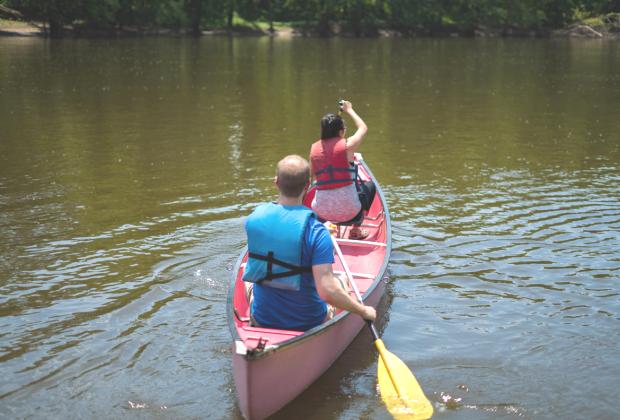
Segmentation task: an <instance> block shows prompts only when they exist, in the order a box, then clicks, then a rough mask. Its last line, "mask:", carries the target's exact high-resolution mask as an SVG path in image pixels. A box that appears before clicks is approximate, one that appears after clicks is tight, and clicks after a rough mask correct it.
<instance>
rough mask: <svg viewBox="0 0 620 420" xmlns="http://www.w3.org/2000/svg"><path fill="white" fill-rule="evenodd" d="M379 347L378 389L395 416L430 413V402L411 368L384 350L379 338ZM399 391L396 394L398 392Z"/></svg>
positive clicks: (418, 418)
mask: <svg viewBox="0 0 620 420" xmlns="http://www.w3.org/2000/svg"><path fill="white" fill-rule="evenodd" d="M375 345H376V346H377V349H378V350H379V366H378V368H377V376H378V377H379V392H380V393H381V399H382V400H383V402H384V403H385V405H386V407H387V409H388V411H389V412H390V414H392V416H393V417H394V418H395V419H409V420H423V419H429V418H431V416H432V415H433V405H432V404H431V403H430V401H429V400H428V399H427V398H426V396H425V395H424V391H422V388H420V384H418V381H417V380H416V379H415V376H413V373H411V370H410V369H409V368H408V367H407V365H406V364H404V363H403V362H402V361H401V360H400V359H399V358H398V357H396V356H395V355H393V354H392V353H390V352H389V351H387V349H386V348H385V346H384V345H383V342H382V341H381V340H377V341H375ZM399 392H400V395H399Z"/></svg>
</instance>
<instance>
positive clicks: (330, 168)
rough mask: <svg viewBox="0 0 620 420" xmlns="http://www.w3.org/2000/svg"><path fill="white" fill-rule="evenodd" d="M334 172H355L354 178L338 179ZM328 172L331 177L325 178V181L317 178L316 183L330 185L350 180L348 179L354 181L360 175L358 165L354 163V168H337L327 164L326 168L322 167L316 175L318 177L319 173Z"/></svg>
mask: <svg viewBox="0 0 620 420" xmlns="http://www.w3.org/2000/svg"><path fill="white" fill-rule="evenodd" d="M334 172H349V173H352V174H353V177H352V179H350V180H348V179H336V178H334ZM324 173H326V174H328V175H329V179H328V180H325V181H319V180H318V179H317V181H316V183H315V184H316V185H328V184H341V183H343V182H348V181H354V180H357V179H358V178H359V177H358V173H357V165H355V164H354V165H353V167H352V168H335V167H334V166H333V165H327V167H326V168H325V169H321V170H320V171H317V172H316V174H315V175H316V176H317V178H318V176H319V175H322V174H324Z"/></svg>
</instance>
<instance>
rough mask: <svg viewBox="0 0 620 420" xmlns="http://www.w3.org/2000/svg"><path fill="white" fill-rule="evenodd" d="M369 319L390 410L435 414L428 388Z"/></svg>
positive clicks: (417, 418)
mask: <svg viewBox="0 0 620 420" xmlns="http://www.w3.org/2000/svg"><path fill="white" fill-rule="evenodd" d="M330 236H331V235H330ZM331 238H332V243H333V244H334V249H335V250H336V253H337V254H338V258H340V262H341V263H342V267H343V268H344V271H345V273H346V275H347V278H348V279H349V283H351V287H353V291H355V295H356V296H357V299H358V300H359V301H360V303H362V304H363V303H364V301H363V300H362V295H360V292H359V289H358V288H357V284H355V282H354V281H353V276H352V275H351V271H350V270H349V266H348V265H347V263H346V261H345V260H344V257H343V256H342V251H341V250H340V245H338V242H337V241H336V238H334V237H333V236H331ZM366 323H367V324H368V327H369V328H370V332H371V334H372V337H373V339H374V340H375V347H376V348H377V350H378V351H379V363H378V367H377V376H378V381H379V392H380V393H381V399H382V400H383V402H384V403H385V405H386V406H387V409H388V411H389V412H390V413H391V414H392V415H393V416H394V417H395V418H407V419H413V420H423V419H428V418H430V417H431V416H432V415H433V406H432V404H431V403H430V401H429V400H428V399H427V398H426V396H425V395H424V391H422V388H420V384H418V381H417V380H416V378H415V376H413V373H412V372H411V370H409V368H408V367H407V365H406V364H404V363H403V362H402V361H401V360H400V359H399V358H398V357H396V356H395V355H394V354H392V353H390V352H389V351H388V350H387V349H386V348H385V345H384V344H383V341H382V340H381V339H380V338H379V334H378V333H377V329H376V328H375V326H374V324H373V323H372V321H366Z"/></svg>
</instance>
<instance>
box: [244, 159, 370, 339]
mask: <svg viewBox="0 0 620 420" xmlns="http://www.w3.org/2000/svg"><path fill="white" fill-rule="evenodd" d="M309 183H310V168H309V165H308V162H307V161H306V160H305V159H304V158H302V157H300V156H297V155H290V156H286V157H285V158H284V159H282V160H281V161H280V162H278V166H277V171H276V178H275V184H276V186H277V187H278V191H279V196H278V202H277V206H282V207H283V209H282V208H280V209H278V210H284V211H295V210H299V209H300V207H302V206H303V205H302V200H303V197H304V195H305V193H306V190H307V188H308V186H309ZM280 223H281V222H280ZM279 227H280V228H281V227H282V226H279ZM291 228H293V226H291ZM246 230H248V229H247V225H246ZM248 232H250V231H249V230H248ZM287 246H288V244H287ZM333 263H334V249H333V245H332V240H331V237H330V233H329V231H328V230H327V229H326V228H325V226H323V224H321V223H320V222H319V221H318V220H317V219H316V218H315V217H310V218H309V220H308V222H307V224H306V225H305V230H304V232H303V236H302V240H301V267H311V269H308V270H307V271H306V272H303V273H302V274H301V282H300V284H299V290H286V289H282V288H276V287H270V286H268V285H266V283H265V282H263V283H246V285H253V288H248V289H252V290H251V294H252V295H253V299H251V301H252V306H251V313H252V320H253V323H254V324H255V325H260V326H263V327H269V328H282V329H290V330H299V331H306V330H308V329H310V328H313V327H315V326H317V325H319V324H321V323H322V322H324V321H325V320H327V319H329V318H331V317H333V315H334V312H335V308H340V309H343V310H346V311H350V312H353V313H356V314H358V315H360V316H362V317H363V318H364V319H367V320H370V321H374V319H375V317H376V312H375V309H374V308H373V307H372V306H365V305H363V304H361V303H360V302H358V301H357V300H355V299H353V298H351V296H349V294H348V293H347V292H346V290H345V289H344V288H343V285H342V284H341V282H340V281H339V280H338V279H337V278H336V277H335V276H334V273H333V271H332V264H333Z"/></svg>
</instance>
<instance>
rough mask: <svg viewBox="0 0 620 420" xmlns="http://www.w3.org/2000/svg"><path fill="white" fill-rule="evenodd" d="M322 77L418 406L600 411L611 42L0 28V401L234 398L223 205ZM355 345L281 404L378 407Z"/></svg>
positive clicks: (97, 408)
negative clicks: (375, 238)
mask: <svg viewBox="0 0 620 420" xmlns="http://www.w3.org/2000/svg"><path fill="white" fill-rule="evenodd" d="M340 97H344V98H347V99H350V100H351V101H352V102H353V104H354V106H355V108H356V109H357V111H358V113H359V114H360V115H361V116H362V117H363V118H364V119H365V120H366V122H367V123H368V125H369V127H370V132H369V135H368V136H367V139H366V141H365V143H364V145H363V147H362V152H363V153H364V156H365V158H366V161H367V162H368V164H369V165H370V167H371V169H372V170H373V172H374V173H375V175H376V176H377V178H378V179H379V181H380V183H381V184H382V187H383V189H384V192H385V194H386V198H387V201H388V204H389V206H390V211H391V214H392V219H393V254H392V258H391V262H390V266H389V270H390V280H389V287H388V293H387V294H386V296H385V299H384V300H383V302H382V306H381V313H382V316H381V320H380V322H379V325H380V327H381V329H382V330H383V338H384V341H385V343H386V345H387V347H388V348H389V349H390V350H391V351H392V352H393V353H395V354H397V355H398V356H399V357H400V358H401V359H402V360H403V361H405V362H406V363H407V364H408V365H409V366H410V367H411V368H412V369H413V370H414V372H415V374H416V377H417V378H418V380H419V382H420V383H421V384H422V386H423V388H424V390H425V391H426V393H427V395H428V396H429V398H430V399H431V400H432V401H433V403H434V404H435V405H436V412H437V415H436V417H437V418H450V419H452V418H454V419H496V418H513V417H521V418H531V419H540V418H549V419H552V418H616V417H618V416H619V415H620V409H619V408H618V406H617V393H618V389H619V388H620V379H619V378H620V363H619V359H618V355H619V354H620V348H619V347H620V346H619V345H618V342H620V322H619V320H620V294H619V293H620V286H619V282H618V277H619V274H620V192H619V191H620V189H619V188H618V187H619V185H620V118H618V109H620V44H618V43H614V42H605V41H601V42H599V41H567V40H458V39H441V40H433V39H424V40H406V39H372V40H348V39H335V40H322V39H267V38H247V39H246V38H239V39H228V38H204V39H201V40H189V39H174V38H151V39H124V40H63V41H54V42H50V41H46V40H40V39H0V237H1V238H2V239H1V240H0V371H1V373H2V376H3V381H2V382H1V383H0V415H1V416H3V417H9V418H25V417H31V418H50V417H58V418H60V417H93V416H94V417H102V418H112V417H121V416H122V417H127V416H129V417H139V418H153V417H155V418H160V417H161V418H218V419H219V418H221V419H234V418H238V417H239V416H240V414H239V411H238V409H237V407H236V400H235V395H234V384H233V382H232V374H231V366H230V357H231V340H230V335H229V332H228V327H227V320H226V316H225V308H226V292H227V288H228V283H229V279H230V277H231V275H232V273H231V270H232V265H233V263H234V261H235V259H236V257H237V255H238V253H239V252H240V250H241V249H242V248H243V245H244V236H243V230H242V221H243V217H244V216H245V215H247V214H248V213H249V212H250V211H251V209H252V208H253V207H254V206H255V205H256V204H258V203H260V202H262V201H267V200H270V199H273V197H274V193H275V190H274V188H273V183H272V179H273V174H274V165H275V163H276V162H277V160H278V159H280V158H281V157H282V156H284V155H286V154H290V153H297V154H302V155H304V156H305V155H307V153H308V151H309V145H310V144H311V143H312V141H314V140H315V138H316V137H317V136H318V134H319V129H318V121H319V119H320V117H321V116H322V115H323V114H324V113H325V112H328V111H334V110H335V102H336V100H337V99H338V98H340ZM349 126H350V128H352V127H353V124H352V123H351V122H349ZM376 358H377V355H376V353H375V351H374V350H373V349H372V345H371V341H370V337H369V335H368V334H367V333H366V331H364V332H363V333H362V334H360V336H359V337H358V338H357V339H356V340H355V342H354V343H353V345H352V346H351V347H350V348H349V350H348V351H347V352H346V353H345V354H344V356H343V357H342V358H341V359H340V360H339V361H338V362H337V363H336V364H335V365H334V367H333V368H332V369H331V370H330V371H329V372H328V373H327V374H326V375H324V376H323V377H322V378H321V379H320V380H319V381H318V382H317V383H316V384H315V385H314V386H312V387H311V388H310V389H308V391H307V392H306V393H304V394H303V395H302V396H301V397H300V398H299V399H297V400H296V401H295V402H294V403H293V404H291V405H290V406H288V407H287V408H285V410H283V412H281V413H280V414H279V417H280V418H290V417H293V416H295V417H298V416H299V413H304V416H305V417H309V418H316V419H319V418H320V419H324V418H333V419H349V418H389V416H388V414H387V412H386V410H385V408H384V407H383V405H382V403H381V400H380V398H379V397H378V395H377V392H376V388H375V385H376Z"/></svg>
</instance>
